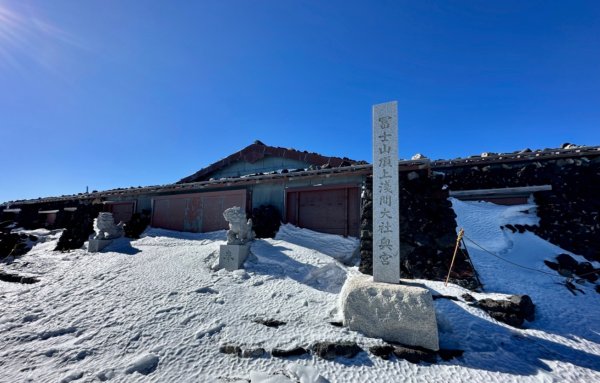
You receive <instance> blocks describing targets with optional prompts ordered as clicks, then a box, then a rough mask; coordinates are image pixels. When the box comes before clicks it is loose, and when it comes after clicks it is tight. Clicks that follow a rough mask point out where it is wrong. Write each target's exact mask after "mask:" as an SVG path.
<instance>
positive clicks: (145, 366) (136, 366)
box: [125, 354, 158, 375]
mask: <svg viewBox="0 0 600 383" xmlns="http://www.w3.org/2000/svg"><path fill="white" fill-rule="evenodd" d="M157 366H158V356H157V355H154V354H145V355H142V356H140V357H138V358H137V359H136V360H134V361H133V362H132V363H131V364H130V365H129V366H128V367H127V368H126V369H125V373H126V374H133V373H134V372H138V373H140V374H142V375H148V374H151V373H152V372H154V370H156V367H157Z"/></svg>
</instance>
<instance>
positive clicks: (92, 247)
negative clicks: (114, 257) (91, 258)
mask: <svg viewBox="0 0 600 383" xmlns="http://www.w3.org/2000/svg"><path fill="white" fill-rule="evenodd" d="M111 242H112V239H93V238H92V239H90V241H89V243H88V253H97V252H99V251H101V250H102V249H104V248H105V247H106V246H108V245H110V244H111Z"/></svg>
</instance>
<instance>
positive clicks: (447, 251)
mask: <svg viewBox="0 0 600 383" xmlns="http://www.w3.org/2000/svg"><path fill="white" fill-rule="evenodd" d="M399 175H400V177H399V179H400V249H401V250H400V251H401V254H400V272H401V278H424V279H432V280H445V278H446V275H447V274H448V268H449V266H450V263H451V261H452V254H453V252H454V246H455V244H456V221H455V217H456V215H455V214H454V211H453V210H452V208H451V204H450V202H449V201H448V191H447V190H445V189H444V188H443V186H444V180H443V177H442V176H441V175H430V174H429V171H428V170H427V169H425V170H418V171H410V172H406V171H401V172H400V174H399ZM372 199H373V194H372V178H371V177H367V181H366V184H365V187H364V189H363V194H362V208H361V232H360V254H361V263H360V268H359V269H360V271H361V272H362V273H365V274H370V275H372V273H373V242H372V241H373V202H372ZM450 280H451V281H452V282H453V283H456V284H459V285H462V286H465V287H467V288H471V289H475V288H477V287H478V282H477V280H476V278H475V274H474V270H473V268H472V267H471V264H470V263H469V262H468V260H467V259H466V257H465V256H464V255H463V254H462V253H461V252H459V254H458V256H457V260H456V262H455V265H454V267H453V273H452V274H451V278H450Z"/></svg>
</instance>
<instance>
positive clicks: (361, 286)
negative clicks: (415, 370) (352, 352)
mask: <svg viewBox="0 0 600 383" xmlns="http://www.w3.org/2000/svg"><path fill="white" fill-rule="evenodd" d="M407 282H408V281H407ZM340 302H341V309H342V313H343V316H344V325H345V326H347V327H348V328H349V329H350V330H354V331H358V332H360V333H363V334H365V335H367V336H370V337H374V338H381V339H383V340H386V341H389V342H397V343H401V344H404V345H408V346H419V347H424V348H426V349H429V350H434V351H437V350H439V339H438V329H437V321H436V318H435V310H434V308H433V298H432V297H431V293H430V292H429V290H428V289H425V288H421V287H416V286H408V285H394V284H389V283H377V282H373V280H372V279H371V277H370V276H368V275H360V276H353V277H349V278H348V279H347V280H346V283H345V284H344V287H343V288H342V291H341V293H340Z"/></svg>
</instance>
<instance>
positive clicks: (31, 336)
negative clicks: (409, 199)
mask: <svg viewBox="0 0 600 383" xmlns="http://www.w3.org/2000/svg"><path fill="white" fill-rule="evenodd" d="M453 205H454V208H455V210H456V212H457V215H458V222H459V226H462V227H464V228H465V231H466V233H467V235H468V236H469V237H470V238H472V239H473V240H475V241H477V242H478V243H480V244H481V245H484V246H488V247H489V248H490V249H492V248H493V249H494V250H495V251H497V252H499V253H501V254H502V256H503V257H507V258H510V259H511V260H514V261H515V262H519V263H522V264H526V265H528V266H530V267H533V268H538V269H540V270H545V271H547V272H551V270H549V269H547V268H545V266H544V265H543V262H542V260H543V259H544V258H549V257H551V256H552V255H555V254H558V253H559V252H562V250H561V249H559V248H556V247H555V246H553V245H551V244H549V243H547V242H545V241H543V240H541V239H539V238H537V237H536V236H535V235H533V234H531V233H526V234H511V233H507V232H506V231H500V229H499V226H500V225H501V224H506V223H519V222H520V223H523V221H522V220H529V219H535V217H531V216H530V217H527V216H526V215H525V216H524V215H523V213H521V211H522V210H527V208H525V209H519V208H507V207H497V206H495V205H488V204H481V203H464V202H460V201H453ZM483 228H488V230H484V229H483ZM40 234H42V235H45V238H44V241H43V242H42V241H40V243H38V244H37V245H36V246H35V247H34V248H33V249H32V251H31V252H30V253H28V254H27V255H25V256H24V257H22V258H21V259H18V260H17V261H16V262H14V263H12V264H10V265H4V266H2V268H5V269H8V270H9V271H11V272H19V273H21V274H27V275H35V276H38V277H39V278H40V279H41V282H39V283H37V284H32V285H21V284H15V283H5V282H0V306H1V307H2V310H1V311H0V371H1V373H0V381H2V382H21V381H32V382H46V381H54V382H56V381H63V382H68V381H110V382H182V381H186V382H187V381H197V382H219V381H223V382H236V381H240V382H248V381H252V382H321V383H322V382H326V381H330V382H400V381H403V382H404V381H406V382H464V381H473V382H562V381H569V382H584V381H585V382H592V381H600V373H599V372H598V369H599V368H600V328H599V325H600V320H599V319H598V318H600V315H599V314H600V312H599V307H600V305H599V303H600V301H599V299H598V296H599V294H597V293H595V292H594V291H593V290H592V288H591V286H589V285H588V286H580V287H581V288H582V289H584V291H585V292H586V294H585V295H579V296H573V295H572V294H571V293H570V292H569V291H567V289H566V288H565V287H563V286H561V285H559V284H557V283H555V282H560V281H561V278H558V277H556V278H553V277H550V276H547V275H542V274H538V273H535V272H532V271H525V270H520V269H517V268H515V267H513V266H511V265H508V264H505V263H502V261H500V260H498V259H496V258H493V257H489V256H486V255H485V254H483V253H482V252H480V251H478V250H477V249H476V248H474V247H472V246H471V245H469V251H470V253H471V255H472V258H473V261H474V263H475V265H476V267H477V269H478V270H479V271H480V274H481V278H482V280H483V283H484V284H485V287H486V291H489V292H492V291H493V292H497V293H498V294H491V295H490V294H475V293H474V294H473V295H474V296H475V297H476V298H478V299H479V298H483V297H487V296H492V297H502V296H505V295H504V294H515V293H518V294H529V295H530V296H531V297H532V299H533V301H534V303H536V305H537V312H536V316H537V318H536V321H535V322H533V323H529V324H527V325H528V327H529V328H528V329H523V330H520V329H515V328H512V327H509V326H507V325H504V324H502V323H499V322H496V321H494V320H493V319H491V318H490V317H489V316H487V315H486V314H485V313H483V312H482V311H480V310H478V309H475V308H473V307H470V306H468V305H467V304H465V303H464V302H454V301H450V300H446V299H438V300H436V301H435V305H436V311H437V318H438V326H439V329H440V341H441V346H442V347H446V348H460V349H464V350H465V353H464V356H463V357H462V358H459V359H454V360H451V361H448V362H442V361H440V362H439V363H438V364H436V365H415V364H410V363H408V362H406V361H403V360H397V359H395V358H392V359H391V360H389V361H386V360H383V359H380V358H378V357H375V356H373V355H372V354H369V353H367V352H363V353H360V354H359V355H358V356H357V357H356V358H354V359H351V360H347V359H338V360H335V361H326V360H323V359H320V358H318V357H316V356H313V355H312V354H311V355H306V356H303V357H294V358H287V359H283V358H275V357H271V356H270V355H268V354H266V355H265V356H263V357H259V358H240V357H237V356H233V355H228V354H222V353H220V352H219V346H220V345H225V344H232V345H237V346H240V347H241V348H242V349H255V348H259V347H260V348H264V349H265V350H267V351H270V350H271V349H273V348H281V349H291V348H294V347H298V346H299V347H309V346H310V345H311V344H312V343H314V342H317V341H343V340H346V341H355V342H357V343H358V344H359V345H360V346H361V347H362V348H363V349H364V350H368V347H369V346H372V345H375V344H380V343H381V342H380V341H379V340H377V339H371V338H367V337H364V336H362V335H360V334H358V333H354V332H351V331H348V330H347V329H344V328H339V327H335V326H332V325H331V324H329V322H331V321H338V320H340V318H339V314H338V312H337V299H338V293H339V291H340V289H341V286H342V284H343V282H344V280H345V278H346V276H347V275H348V274H349V273H357V270H356V268H355V267H347V266H344V264H342V263H341V262H340V261H343V260H347V259H350V258H351V254H352V252H353V251H354V250H355V248H356V246H357V245H358V241H357V240H356V239H353V238H342V237H339V236H332V235H325V234H319V233H314V232H311V231H309V230H304V229H298V228H295V227H292V226H289V225H286V226H283V227H282V229H281V230H280V232H279V233H278V235H277V237H276V238H275V239H272V240H271V239H268V240H256V241H254V243H253V244H252V248H251V252H252V255H251V256H250V257H249V259H248V260H247V262H246V269H245V270H237V271H235V272H227V271H225V270H220V271H213V270H212V269H211V266H212V265H213V264H214V263H215V261H216V259H217V253H218V248H219V245H221V244H224V243H225V232H224V231H220V232H215V233H206V234H190V233H178V232H172V231H167V230H159V229H150V230H148V231H146V233H145V235H144V236H143V237H142V238H141V239H139V240H133V241H130V240H127V239H120V240H117V241H115V242H113V244H112V245H110V246H109V247H108V248H106V250H105V251H104V252H102V253H96V254H88V253H86V251H85V250H84V249H82V250H76V251H73V252H71V253H56V252H53V251H52V249H53V248H54V246H55V245H56V241H57V240H58V237H59V235H60V233H58V232H46V233H41V232H40ZM467 243H468V242H467ZM338 260H340V261H338ZM596 266H597V265H596ZM420 282H423V283H425V284H426V285H427V286H428V287H429V288H430V289H431V290H432V292H433V293H434V294H445V295H454V296H460V295H461V294H463V293H465V292H467V291H466V290H464V289H462V288H460V287H458V286H454V285H449V286H448V287H447V288H444V286H443V283H442V282H430V281H420ZM255 319H276V320H279V321H283V322H287V324H285V325H281V326H279V327H278V328H273V327H267V326H264V325H262V324H259V323H256V322H255V321H254V320H255ZM319 376H321V378H319ZM325 379H326V380H325Z"/></svg>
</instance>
